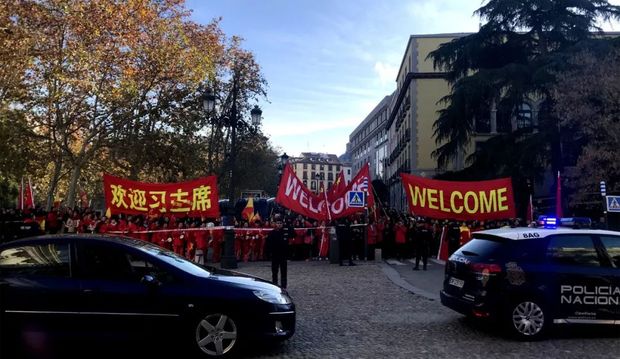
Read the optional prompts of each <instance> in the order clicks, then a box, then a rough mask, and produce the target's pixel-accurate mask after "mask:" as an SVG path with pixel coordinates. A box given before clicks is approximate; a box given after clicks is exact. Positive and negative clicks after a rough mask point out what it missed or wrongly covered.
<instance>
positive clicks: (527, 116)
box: [517, 103, 532, 129]
mask: <svg viewBox="0 0 620 359" xmlns="http://www.w3.org/2000/svg"><path fill="white" fill-rule="evenodd" d="M517 128H518V129H522V128H532V107H531V106H530V105H528V104H527V103H522V104H521V106H519V108H518V109H517Z"/></svg>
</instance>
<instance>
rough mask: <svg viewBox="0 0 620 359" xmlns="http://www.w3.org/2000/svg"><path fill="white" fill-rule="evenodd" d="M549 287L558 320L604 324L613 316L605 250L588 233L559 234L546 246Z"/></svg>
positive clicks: (551, 238) (561, 321)
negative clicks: (601, 249)
mask: <svg viewBox="0 0 620 359" xmlns="http://www.w3.org/2000/svg"><path fill="white" fill-rule="evenodd" d="M547 260H548V264H549V265H550V275H551V278H550V283H549V284H550V285H549V290H550V291H551V293H550V294H551V295H550V296H549V297H550V298H552V299H551V300H552V301H553V303H551V304H552V307H553V308H557V311H556V312H555V313H554V314H555V315H554V317H553V319H554V322H555V323H584V324H585V323H591V324H595V323H603V322H605V321H608V320H610V319H612V318H610V316H609V311H608V310H606V306H607V304H606V301H608V295H606V294H605V292H606V289H605V288H609V287H610V286H611V285H612V283H611V282H610V280H609V277H608V276H607V274H608V271H609V267H608V266H606V265H605V261H604V259H603V256H602V253H601V251H600V249H599V248H597V247H596V246H595V245H594V241H593V238H592V236H591V235H589V234H580V233H575V234H572V233H570V234H558V235H554V236H551V237H550V240H549V246H548V247H547Z"/></svg>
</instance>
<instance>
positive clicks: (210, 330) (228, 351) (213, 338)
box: [194, 313, 239, 358]
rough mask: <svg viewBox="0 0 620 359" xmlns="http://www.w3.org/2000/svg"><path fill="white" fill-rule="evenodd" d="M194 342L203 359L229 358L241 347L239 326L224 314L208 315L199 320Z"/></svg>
mask: <svg viewBox="0 0 620 359" xmlns="http://www.w3.org/2000/svg"><path fill="white" fill-rule="evenodd" d="M194 340H195V344H196V346H197V348H198V349H199V350H198V352H199V354H202V356H203V357H209V358H211V357H213V358H224V357H228V356H230V355H232V353H233V352H235V351H236V349H237V348H238V347H239V344H238V342H239V331H238V325H237V323H236V322H235V320H234V319H233V318H232V317H230V316H229V315H226V314H224V313H211V314H207V315H205V316H204V317H202V318H201V319H200V320H198V322H197V324H196V328H195V338H194Z"/></svg>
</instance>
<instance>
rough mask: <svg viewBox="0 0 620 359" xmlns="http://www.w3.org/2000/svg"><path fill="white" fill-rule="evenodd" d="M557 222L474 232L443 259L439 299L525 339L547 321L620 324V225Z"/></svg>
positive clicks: (540, 331) (544, 329)
mask: <svg viewBox="0 0 620 359" xmlns="http://www.w3.org/2000/svg"><path fill="white" fill-rule="evenodd" d="M556 222H559V221H557V220H555V219H545V221H544V223H545V225H546V226H545V227H551V228H544V227H543V228H506V229H493V230H486V231H481V232H474V233H473V239H472V240H471V241H470V242H469V243H467V244H466V245H464V246H463V247H461V248H460V249H458V250H457V251H456V252H455V253H454V254H453V255H452V256H451V257H450V258H449V259H448V262H447V263H446V269H445V279H444V286H443V290H442V291H441V293H440V295H441V302H442V304H443V305H445V306H447V307H449V308H451V309H453V310H455V311H457V312H460V313H462V314H465V315H468V316H472V317H477V318H491V319H496V320H497V321H498V322H499V323H500V324H502V325H503V326H505V328H506V329H507V330H508V331H509V333H510V334H512V335H513V336H515V337H517V338H519V339H525V340H535V339H539V338H542V337H543V336H544V335H545V334H546V333H547V332H548V330H549V328H550V327H551V326H552V325H562V324H605V325H620V232H612V231H606V230H595V229H574V228H562V227H557V228H553V227H554V226H553V225H552V226H549V224H551V223H556ZM615 328H618V327H615Z"/></svg>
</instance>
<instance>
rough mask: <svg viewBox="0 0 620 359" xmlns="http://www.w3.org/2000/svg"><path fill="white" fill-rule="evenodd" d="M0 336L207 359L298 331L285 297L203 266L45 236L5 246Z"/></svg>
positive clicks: (102, 242)
mask: <svg viewBox="0 0 620 359" xmlns="http://www.w3.org/2000/svg"><path fill="white" fill-rule="evenodd" d="M0 323H1V324H0V325H1V327H0V330H1V331H2V333H0V334H1V335H2V336H3V337H4V338H7V337H9V336H11V335H12V334H13V335H17V333H23V332H27V331H29V330H30V331H32V330H36V331H39V332H44V333H48V332H50V333H51V332H54V331H63V332H66V331H67V330H69V331H75V332H76V333H79V334H80V335H84V334H85V333H86V334H93V335H95V336H101V335H106V333H107V334H109V333H120V332H123V333H125V332H127V333H141V334H143V335H147V336H151V335H152V336H157V337H159V336H161V335H162V334H164V337H169V336H172V335H174V336H175V337H178V338H180V339H181V341H179V345H181V346H183V347H184V348H193V351H194V352H196V353H198V354H202V355H203V356H205V357H222V356H229V355H231V354H233V353H235V352H236V351H237V350H238V349H239V348H240V346H241V345H243V344H242V343H244V342H246V340H251V339H256V338H265V337H267V338H271V339H277V340H284V339H287V338H289V337H290V336H291V335H293V333H294V331H295V305H294V304H293V302H292V300H291V298H290V297H289V296H288V295H287V293H286V291H284V290H282V289H280V288H279V287H277V286H274V285H272V284H270V283H268V282H266V281H264V280H261V279H258V278H254V277H250V276H245V275H243V274H241V273H237V272H229V271H221V270H216V269H214V268H209V267H202V266H198V265H196V264H194V263H192V262H190V261H188V260H186V259H185V258H183V257H180V256H178V255H176V254H175V253H173V252H170V251H168V250H165V249H163V248H161V247H158V246H155V245H152V244H150V243H146V242H144V241H139V240H135V239H129V238H120V237H109V236H84V235H82V236H44V237H36V238H30V239H24V240H18V241H14V242H9V243H5V244H3V245H1V246H0Z"/></svg>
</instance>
